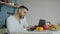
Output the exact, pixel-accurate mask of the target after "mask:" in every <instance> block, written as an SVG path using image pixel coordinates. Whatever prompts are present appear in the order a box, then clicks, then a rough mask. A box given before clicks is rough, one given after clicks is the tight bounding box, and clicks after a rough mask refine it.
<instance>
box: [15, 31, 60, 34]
mask: <svg viewBox="0 0 60 34" xmlns="http://www.w3.org/2000/svg"><path fill="white" fill-rule="evenodd" d="M15 34H60V31H40V32H37V31H28V32H16V33H15Z"/></svg>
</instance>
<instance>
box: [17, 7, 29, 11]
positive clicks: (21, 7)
mask: <svg viewBox="0 0 60 34" xmlns="http://www.w3.org/2000/svg"><path fill="white" fill-rule="evenodd" d="M20 8H24V9H26V10H27V11H28V8H27V7H26V6H20V7H18V10H19V9H20Z"/></svg>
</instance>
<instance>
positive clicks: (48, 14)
mask: <svg viewBox="0 0 60 34" xmlns="http://www.w3.org/2000/svg"><path fill="white" fill-rule="evenodd" d="M10 1H14V0H10ZM17 3H18V4H19V5H25V6H27V7H28V8H29V11H28V13H27V15H26V17H27V21H28V24H29V25H36V24H38V22H39V19H45V20H46V21H50V22H51V23H53V24H56V23H58V22H60V0H17ZM1 7H2V8H1V11H0V25H4V24H5V19H6V18H7V17H8V16H9V15H12V14H13V13H14V12H16V10H14V8H11V7H6V6H4V5H1ZM7 13H12V14H7Z"/></svg>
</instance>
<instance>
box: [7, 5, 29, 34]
mask: <svg viewBox="0 0 60 34" xmlns="http://www.w3.org/2000/svg"><path fill="white" fill-rule="evenodd" d="M27 12H28V8H27V7H25V6H20V7H19V8H18V11H17V13H16V14H15V15H11V16H10V17H8V18H7V28H8V31H9V33H10V34H13V33H15V32H23V31H27V29H30V27H29V26H28V25H27V22H26V17H25V15H26V13H27Z"/></svg>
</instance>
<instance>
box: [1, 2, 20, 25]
mask: <svg viewBox="0 0 60 34" xmlns="http://www.w3.org/2000/svg"><path fill="white" fill-rule="evenodd" d="M18 7H19V6H15V5H10V4H9V3H4V2H0V25H5V21H6V19H7V18H8V17H9V16H10V15H13V14H15V13H16V11H17V8H18Z"/></svg>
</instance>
